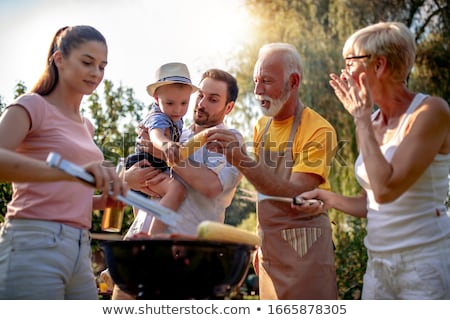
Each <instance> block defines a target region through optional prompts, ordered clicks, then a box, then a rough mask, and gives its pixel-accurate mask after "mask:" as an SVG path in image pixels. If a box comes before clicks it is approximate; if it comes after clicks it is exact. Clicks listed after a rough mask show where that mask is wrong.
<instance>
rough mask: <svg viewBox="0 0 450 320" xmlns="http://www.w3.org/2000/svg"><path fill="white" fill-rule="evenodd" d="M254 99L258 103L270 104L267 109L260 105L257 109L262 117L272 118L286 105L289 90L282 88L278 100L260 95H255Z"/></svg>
mask: <svg viewBox="0 0 450 320" xmlns="http://www.w3.org/2000/svg"><path fill="white" fill-rule="evenodd" d="M255 98H256V100H258V101H260V102H262V101H264V100H265V101H268V102H269V103H270V106H269V108H264V107H263V106H261V105H260V106H259V107H260V110H261V112H262V113H263V115H265V116H267V117H272V118H273V117H275V116H276V115H277V114H278V112H280V110H281V108H282V107H283V105H284V104H285V103H286V101H288V99H289V88H287V87H285V88H283V92H282V93H281V96H280V97H279V98H278V99H272V98H270V97H268V96H260V95H255Z"/></svg>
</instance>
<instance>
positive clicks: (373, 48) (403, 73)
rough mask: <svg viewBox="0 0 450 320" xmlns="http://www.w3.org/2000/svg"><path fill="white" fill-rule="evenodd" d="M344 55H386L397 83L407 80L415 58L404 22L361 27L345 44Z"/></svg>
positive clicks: (411, 35)
mask: <svg viewBox="0 0 450 320" xmlns="http://www.w3.org/2000/svg"><path fill="white" fill-rule="evenodd" d="M342 54H343V56H344V58H345V57H347V55H349V54H353V55H355V56H358V55H371V58H373V57H374V56H385V57H386V59H387V64H388V69H389V70H390V72H391V75H392V78H393V79H394V80H395V81H400V82H404V81H406V79H407V77H408V74H409V72H410V71H411V69H412V67H413V65H414V60H415V58H416V43H415V41H414V36H413V34H412V32H411V31H410V30H409V29H408V28H407V27H406V26H405V25H404V24H403V23H401V22H379V23H376V24H373V25H370V26H367V27H365V28H362V29H360V30H358V31H356V32H355V33H354V34H352V35H351V36H350V37H349V38H348V39H347V41H346V42H345V45H344V48H343V50H342Z"/></svg>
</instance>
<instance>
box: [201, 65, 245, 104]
mask: <svg viewBox="0 0 450 320" xmlns="http://www.w3.org/2000/svg"><path fill="white" fill-rule="evenodd" d="M205 78H211V79H215V80H219V81H223V82H225V83H226V84H227V88H228V90H227V101H226V103H228V102H231V101H233V102H234V101H236V99H237V96H238V93H239V88H238V85H237V81H236V78H235V77H233V76H232V75H231V74H229V73H228V72H226V71H223V70H220V69H209V70H207V71H205V73H203V75H202V79H201V80H203V79H205Z"/></svg>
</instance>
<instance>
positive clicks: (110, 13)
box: [0, 0, 251, 103]
mask: <svg viewBox="0 0 450 320" xmlns="http://www.w3.org/2000/svg"><path fill="white" fill-rule="evenodd" d="M79 24H88V25H92V26H93V27H95V28H97V29H98V30H99V31H100V32H101V33H102V34H103V35H104V36H105V38H106V40H107V42H108V49H109V52H108V66H107V67H106V72H105V79H108V80H111V81H112V82H113V83H114V85H115V87H117V86H119V85H120V84H122V85H123V86H125V87H130V88H133V89H134V92H135V94H136V98H137V99H139V100H141V101H143V102H145V103H148V102H149V101H151V99H150V97H149V96H148V95H147V92H146V89H145V88H146V86H147V84H149V83H150V82H151V81H153V76H154V71H155V70H156V68H157V67H158V66H159V65H161V64H163V63H166V62H172V61H179V62H184V63H186V64H187V65H188V67H189V70H190V72H191V77H192V80H193V81H194V83H198V81H199V80H200V75H201V72H202V71H204V70H206V69H207V68H209V67H217V68H223V69H225V70H227V66H228V65H229V64H228V61H229V60H230V59H232V58H233V51H235V50H236V48H237V47H238V46H240V44H242V43H244V42H245V41H246V39H249V38H250V37H251V34H250V33H249V32H250V22H249V18H248V16H247V13H246V11H245V8H244V6H243V1H242V0H226V1H221V0H1V1H0V43H1V52H0V95H1V96H2V98H3V101H4V102H5V103H10V102H11V101H12V99H13V94H14V87H15V85H16V84H17V82H18V81H19V80H22V81H24V82H25V85H26V86H27V87H28V89H30V88H31V87H32V86H33V85H34V83H35V82H36V80H37V79H38V77H39V76H40V75H41V72H42V71H43V68H44V63H45V60H46V56H47V51H48V48H49V46H50V42H51V39H52V37H53V35H54V34H55V32H56V31H57V30H58V29H59V28H60V27H63V26H66V25H79Z"/></svg>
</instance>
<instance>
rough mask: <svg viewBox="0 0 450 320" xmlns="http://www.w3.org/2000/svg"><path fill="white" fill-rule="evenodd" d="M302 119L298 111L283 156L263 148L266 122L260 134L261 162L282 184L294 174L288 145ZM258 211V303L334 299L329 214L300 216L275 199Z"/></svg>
mask: <svg viewBox="0 0 450 320" xmlns="http://www.w3.org/2000/svg"><path fill="white" fill-rule="evenodd" d="M300 119H301V112H300V111H299V109H297V111H296V114H295V118H294V121H293V123H292V128H291V132H290V135H289V141H288V144H287V147H286V149H285V151H284V152H271V151H269V150H267V151H265V150H264V149H265V148H264V142H265V140H266V135H267V132H268V129H269V127H270V122H271V121H270V120H269V122H268V123H267V125H266V127H265V129H264V132H263V134H262V137H263V138H262V141H261V148H260V150H259V160H260V161H261V160H262V162H263V163H264V166H265V167H266V170H267V171H268V172H273V173H276V174H277V175H280V176H282V177H283V178H285V179H286V180H289V178H290V176H291V172H292V166H293V163H294V162H293V156H292V146H293V141H294V137H295V133H296V131H297V128H298V127H299V125H300V122H301V121H300ZM278 143H279V142H278ZM269 157H270V158H269ZM269 159H270V161H269ZM275 162H276V166H275V165H274V163H275ZM257 213H258V229H259V233H260V235H261V236H262V244H261V248H260V250H259V251H258V260H259V291H260V292H259V293H260V299H261V300H268V299H282V300H299V299H306V300H315V299H337V284H336V270H335V265H334V251H333V244H332V232H331V225H330V221H329V218H328V216H327V214H326V213H324V214H321V215H318V216H315V217H309V218H299V215H298V213H297V214H296V212H295V211H293V209H291V207H290V204H286V203H281V202H276V201H261V202H259V203H258V209H257Z"/></svg>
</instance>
